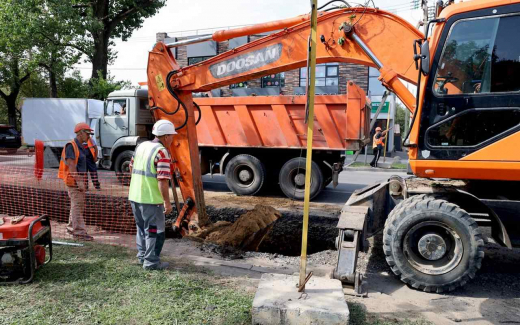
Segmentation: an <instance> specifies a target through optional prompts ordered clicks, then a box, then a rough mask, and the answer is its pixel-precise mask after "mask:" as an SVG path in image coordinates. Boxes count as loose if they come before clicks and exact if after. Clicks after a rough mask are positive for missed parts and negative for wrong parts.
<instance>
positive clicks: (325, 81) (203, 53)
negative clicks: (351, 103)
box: [156, 33, 369, 97]
mask: <svg viewBox="0 0 520 325" xmlns="http://www.w3.org/2000/svg"><path fill="white" fill-rule="evenodd" d="M265 35H267V34H265ZM265 35H251V36H244V37H238V38H234V39H231V40H229V41H224V42H218V43H217V42H215V41H208V42H204V43H198V44H190V45H185V46H180V47H177V48H174V49H172V53H173V55H174V57H175V59H176V60H177V63H179V65H180V66H181V67H185V66H188V65H191V64H195V63H198V62H201V61H203V60H205V59H208V58H210V57H212V56H215V55H218V54H220V53H224V52H226V51H228V50H231V49H233V48H236V47H238V46H241V45H243V44H246V43H247V42H251V41H254V40H256V39H259V38H261V37H264V36H265ZM200 36H202V35H200V34H199V35H196V36H192V37H200ZM189 38H191V37H190V36H185V35H183V36H182V37H172V36H169V35H168V34H167V33H157V34H156V39H157V41H166V42H174V41H179V40H183V39H189ZM368 71H369V69H368V67H364V66H361V65H356V64H351V63H327V64H320V65H318V66H317V67H316V94H344V93H345V92H346V87H347V81H348V80H353V81H354V82H355V83H356V84H357V85H359V86H360V87H361V88H362V89H363V90H365V92H367V93H368V83H369V79H368ZM306 72H307V71H306V69H305V68H302V69H296V70H291V71H286V72H283V73H278V74H273V75H269V76H265V77H262V78H261V79H253V80H249V81H247V82H243V83H240V84H234V85H230V86H226V87H222V88H220V89H217V90H214V91H212V95H213V96H215V97H217V96H222V97H229V96H249V95H251V94H253V93H254V94H256V95H258V96H262V95H264V96H265V95H272V96H275V95H279V94H282V95H304V94H305V86H306V82H307V76H306Z"/></svg>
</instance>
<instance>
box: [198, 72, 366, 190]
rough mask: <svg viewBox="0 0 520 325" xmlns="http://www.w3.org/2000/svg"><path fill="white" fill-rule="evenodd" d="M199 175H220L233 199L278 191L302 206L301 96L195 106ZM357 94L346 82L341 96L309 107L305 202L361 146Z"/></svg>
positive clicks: (361, 104)
mask: <svg viewBox="0 0 520 325" xmlns="http://www.w3.org/2000/svg"><path fill="white" fill-rule="evenodd" d="M195 102H196V103H197V105H198V106H199V107H200V111H201V112H202V118H201V120H200V122H199V124H198V125H197V137H198V143H199V148H200V152H201V155H200V156H201V167H202V168H201V169H202V174H208V173H210V174H213V173H220V174H224V175H225V177H226V183H227V185H228V187H229V188H230V189H231V190H232V191H233V192H234V193H236V194H238V195H254V194H256V193H258V192H259V191H260V190H261V189H262V187H264V186H265V185H266V184H269V183H271V184H273V183H274V184H276V183H278V184H279V186H280V188H281V190H282V191H283V192H284V194H285V195H287V196H288V197H290V198H294V199H303V192H304V183H305V177H304V175H305V158H304V157H305V145H306V141H307V138H306V133H307V125H306V124H305V104H306V96H269V97H264V96H261V97H260V96H258V97H255V96H253V97H214V98H196V99H195ZM366 104H367V99H366V95H365V92H364V91H363V90H362V89H361V88H359V87H358V86H357V85H355V84H354V83H352V82H349V83H348V85H347V94H346V95H322V96H316V99H315V115H316V116H315V122H314V123H315V124H314V128H315V132H314V144H313V146H314V150H315V152H314V153H313V168H312V177H311V198H313V197H315V196H316V195H318V194H319V193H320V191H321V190H322V189H323V188H324V187H325V186H327V185H328V184H329V183H330V182H332V181H333V180H335V179H336V180H337V175H338V174H339V172H341V170H342V169H343V161H344V156H343V155H344V153H345V150H359V149H360V148H361V146H362V145H363V142H365V141H366V140H367V139H368V138H369V122H370V121H369V120H370V109H369V108H368V107H367V105H366Z"/></svg>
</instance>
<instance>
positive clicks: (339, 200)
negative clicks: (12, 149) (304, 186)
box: [0, 154, 406, 205]
mask: <svg viewBox="0 0 520 325" xmlns="http://www.w3.org/2000/svg"><path fill="white" fill-rule="evenodd" d="M2 165H6V166H7V165H9V166H12V165H14V166H19V167H24V168H27V167H31V166H33V165H34V156H32V155H31V156H28V155H24V154H18V155H10V156H3V155H0V166H2ZM99 172H100V173H113V171H108V170H102V169H100V170H99ZM392 175H399V176H406V173H397V172H396V173H391V172H378V171H343V172H341V173H340V175H339V184H338V186H337V187H336V188H333V187H332V184H330V185H329V186H327V187H326V188H325V189H324V190H323V192H322V193H320V195H318V197H316V198H315V199H314V200H313V202H321V203H333V204H339V205H343V204H344V203H345V202H347V200H348V198H349V197H350V195H351V194H352V192H353V191H355V190H357V189H359V188H363V187H365V186H366V185H370V184H374V183H376V182H379V181H383V180H386V179H388V178H389V177H390V176H392ZM202 180H203V182H204V190H206V191H214V192H230V190H229V188H228V187H227V185H226V181H225V179H224V176H221V175H214V176H213V177H211V176H208V175H204V176H202ZM114 181H115V178H114ZM262 195H263V196H272V197H285V195H284V194H283V193H282V192H281V191H280V190H274V191H272V192H264V193H262Z"/></svg>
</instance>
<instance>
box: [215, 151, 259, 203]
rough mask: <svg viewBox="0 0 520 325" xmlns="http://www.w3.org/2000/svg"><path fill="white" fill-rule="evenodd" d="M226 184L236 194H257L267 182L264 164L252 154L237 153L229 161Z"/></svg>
mask: <svg viewBox="0 0 520 325" xmlns="http://www.w3.org/2000/svg"><path fill="white" fill-rule="evenodd" d="M225 177H226V184H227V186H228V187H229V189H230V190H231V191H233V193H235V194H236V195H255V194H257V193H258V192H259V191H260V190H261V189H262V186H263V184H264V182H265V177H266V171H265V167H264V164H263V163H262V162H261V161H260V160H259V159H258V158H256V157H253V156H251V155H237V156H235V157H233V158H231V160H230V161H229V162H228V164H227V165H226V170H225Z"/></svg>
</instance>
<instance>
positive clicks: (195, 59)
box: [188, 56, 212, 65]
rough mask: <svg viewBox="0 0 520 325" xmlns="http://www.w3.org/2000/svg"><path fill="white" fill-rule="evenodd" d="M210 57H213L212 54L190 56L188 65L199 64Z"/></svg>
mask: <svg viewBox="0 0 520 325" xmlns="http://www.w3.org/2000/svg"><path fill="white" fill-rule="evenodd" d="M210 58H212V56H194V57H192V58H188V65H193V64H197V63H200V62H202V61H205V60H207V59H210Z"/></svg>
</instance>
